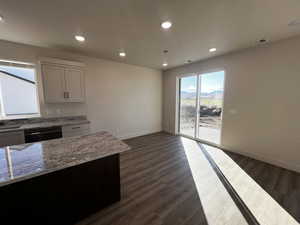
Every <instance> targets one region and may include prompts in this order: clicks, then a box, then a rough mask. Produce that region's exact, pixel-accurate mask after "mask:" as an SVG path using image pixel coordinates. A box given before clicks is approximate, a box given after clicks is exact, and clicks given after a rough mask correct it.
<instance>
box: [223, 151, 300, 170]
mask: <svg viewBox="0 0 300 225" xmlns="http://www.w3.org/2000/svg"><path fill="white" fill-rule="evenodd" d="M220 149H222V150H225V151H229V152H233V153H237V154H240V155H244V156H247V157H249V158H253V159H256V160H259V161H263V162H266V163H269V164H271V165H275V166H279V167H282V168H284V169H287V170H292V171H295V172H297V173H300V165H298V164H292V165H291V164H287V163H286V162H284V161H282V160H277V159H272V158H270V157H268V156H265V155H262V154H256V153H252V152H243V151H236V150H229V149H227V148H226V147H225V148H224V147H221V148H220Z"/></svg>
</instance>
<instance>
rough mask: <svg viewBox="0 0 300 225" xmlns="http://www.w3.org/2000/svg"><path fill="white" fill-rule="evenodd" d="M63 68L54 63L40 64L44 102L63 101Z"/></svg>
mask: <svg viewBox="0 0 300 225" xmlns="http://www.w3.org/2000/svg"><path fill="white" fill-rule="evenodd" d="M64 74H65V69H64V68H63V67H60V66H55V65H42V79H43V85H44V95H45V102H46V103H56V102H65V98H64V96H65V95H64V91H65V81H64Z"/></svg>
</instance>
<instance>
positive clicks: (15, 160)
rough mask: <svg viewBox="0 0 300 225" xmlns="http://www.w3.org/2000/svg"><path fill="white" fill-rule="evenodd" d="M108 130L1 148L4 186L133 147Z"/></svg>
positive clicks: (0, 176) (0, 172) (0, 171)
mask: <svg viewBox="0 0 300 225" xmlns="http://www.w3.org/2000/svg"><path fill="white" fill-rule="evenodd" d="M129 149H130V148H129V146H128V145H126V144H125V143H124V142H122V141H120V140H119V139H117V138H115V137H114V136H112V135H111V134H110V133H108V132H105V131H103V132H98V133H95V134H89V135H84V136H77V137H70V138H61V139H54V140H49V141H42V142H36V143H31V144H23V145H15V146H10V147H3V148H0V187H1V186H4V185H8V184H11V183H14V182H18V181H21V180H26V179H29V178H32V177H35V176H40V175H43V174H47V173H51V172H53V171H57V170H61V169H64V168H67V167H71V166H75V165H79V164H82V163H86V162H89V161H93V160H96V159H100V158H104V157H106V156H109V155H113V154H118V153H121V152H124V151H127V150H129Z"/></svg>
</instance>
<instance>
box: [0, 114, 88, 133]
mask: <svg viewBox="0 0 300 225" xmlns="http://www.w3.org/2000/svg"><path fill="white" fill-rule="evenodd" d="M5 123H6V124H5V125H3V127H2V128H1V129H0V133H3V132H11V131H21V130H26V129H32V128H43V127H55V126H67V125H79V124H86V123H90V121H88V120H87V119H86V117H85V116H74V117H61V118H60V117H58V118H35V119H27V120H11V121H8V122H7V121H5ZM14 125H15V126H18V127H13V128H8V129H3V128H5V127H6V126H14Z"/></svg>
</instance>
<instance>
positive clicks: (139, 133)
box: [117, 129, 162, 140]
mask: <svg viewBox="0 0 300 225" xmlns="http://www.w3.org/2000/svg"><path fill="white" fill-rule="evenodd" d="M158 132H162V129H158V130H148V131H140V132H133V133H129V134H125V135H118V136H117V138H119V139H121V140H126V139H130V138H134V137H140V136H144V135H148V134H153V133H158Z"/></svg>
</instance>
